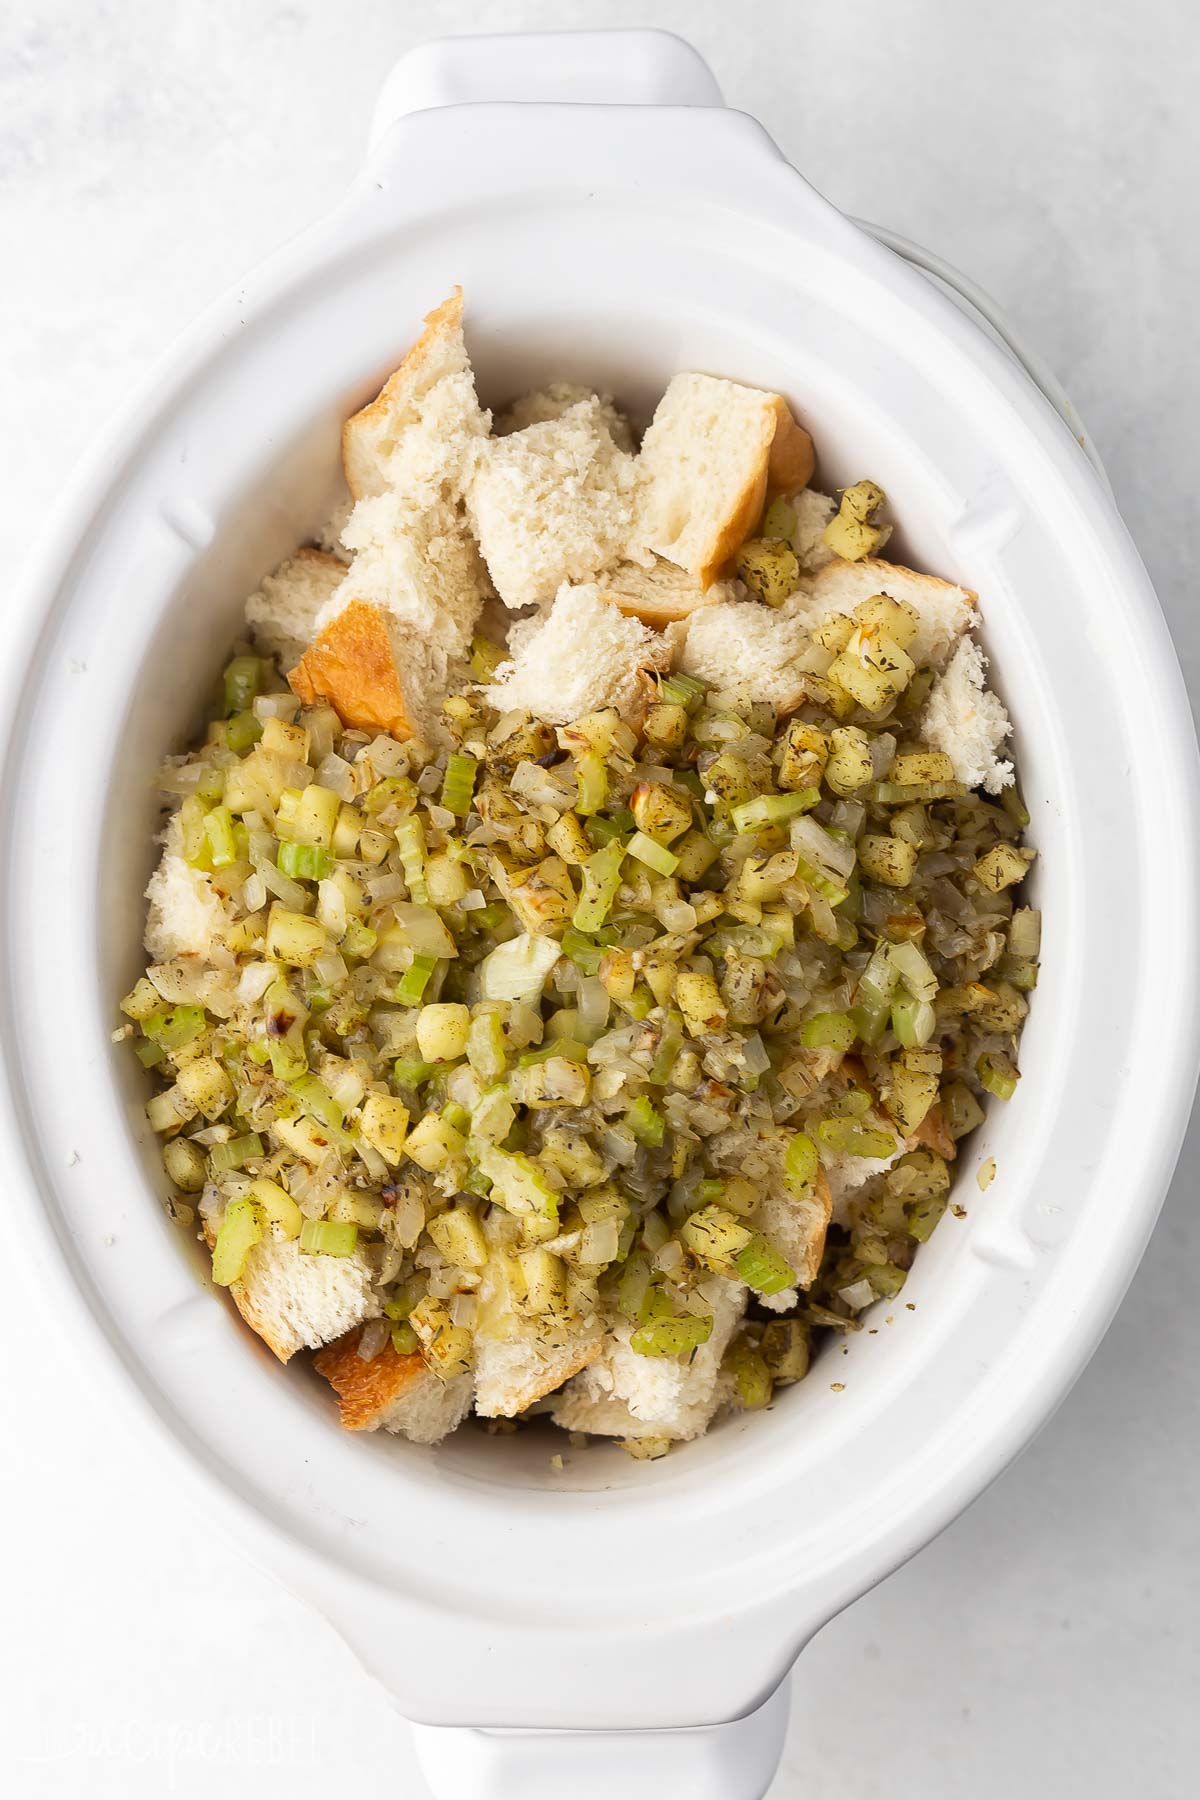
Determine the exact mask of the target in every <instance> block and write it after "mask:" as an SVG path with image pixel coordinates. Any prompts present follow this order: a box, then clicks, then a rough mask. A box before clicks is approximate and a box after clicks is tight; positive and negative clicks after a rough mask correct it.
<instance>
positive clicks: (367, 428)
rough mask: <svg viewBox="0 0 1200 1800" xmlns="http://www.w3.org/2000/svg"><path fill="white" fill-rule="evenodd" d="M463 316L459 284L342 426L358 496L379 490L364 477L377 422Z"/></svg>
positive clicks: (346, 464) (349, 478)
mask: <svg viewBox="0 0 1200 1800" xmlns="http://www.w3.org/2000/svg"><path fill="white" fill-rule="evenodd" d="M462 317H463V293H462V289H461V288H460V287H456V288H454V289H453V290H452V292H451V293H450V295H449V297H448V298H447V299H445V300H443V301H442V303H441V305H440V306H435V307H434V309H433V311H432V312H430V313H426V315H425V329H424V331H423V332H422V333H421V335H420V337H419V338H418V339H417V341H416V343H415V344H414V345H413V346H412V349H411V350H409V352H408V354H407V355H406V356H405V358H404V361H403V362H402V363H401V364H400V366H399V368H398V369H394V370H393V371H392V373H391V374H390V375H389V376H388V378H387V380H386V381H385V382H384V384H383V386H382V388H381V389H380V390H379V393H378V394H377V395H376V397H375V399H374V400H372V401H371V402H370V404H369V405H367V406H364V407H360V409H359V411H358V412H356V413H352V414H351V416H350V417H349V418H348V419H347V420H346V423H345V424H344V425H343V426H342V469H343V471H344V473H345V476H346V486H347V487H348V488H349V489H350V492H351V494H352V495H353V497H354V498H355V499H356V500H361V499H363V498H364V497H365V496H366V495H367V494H371V493H374V492H376V491H377V490H376V489H375V488H373V487H372V486H371V485H370V484H369V483H368V482H367V481H366V480H364V479H363V478H362V469H363V464H364V463H365V462H367V461H368V460H370V453H369V451H368V450H367V449H366V445H367V444H369V442H370V439H371V437H372V436H373V428H374V426H375V425H376V424H377V423H382V422H383V420H384V419H386V417H387V414H388V412H389V410H390V408H391V405H392V402H393V400H394V398H395V396H396V395H397V393H398V392H399V391H400V390H401V389H402V388H403V387H405V386H406V385H407V384H409V383H411V382H412V381H413V379H414V377H415V376H416V375H417V374H418V372H419V371H420V369H421V366H422V364H423V363H425V362H426V361H427V360H428V358H429V357H430V356H431V355H432V353H433V351H434V350H435V349H436V347H437V346H438V345H439V344H440V343H441V342H442V340H443V339H444V338H446V337H449V336H451V335H455V334H457V333H458V332H459V331H460V330H461V329H462ZM360 452H362V454H360Z"/></svg>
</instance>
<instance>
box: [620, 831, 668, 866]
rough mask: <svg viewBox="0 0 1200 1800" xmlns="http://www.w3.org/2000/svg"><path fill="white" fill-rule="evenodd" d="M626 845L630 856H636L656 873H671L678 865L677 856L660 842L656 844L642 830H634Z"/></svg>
mask: <svg viewBox="0 0 1200 1800" xmlns="http://www.w3.org/2000/svg"><path fill="white" fill-rule="evenodd" d="M626 847H627V849H628V851H629V854H630V856H636V857H637V859H638V861H639V862H642V863H645V865H646V867H647V868H648V869H653V870H654V872H655V874H656V875H673V874H674V873H675V870H676V869H677V868H678V866H679V858H678V857H677V856H674V855H672V853H671V851H670V850H668V849H666V848H665V847H664V846H663V845H662V844H656V843H655V841H654V839H653V838H651V837H647V836H646V834H645V832H644V831H635V832H634V834H633V836H632V837H631V838H630V840H629V843H628V845H627V846H626Z"/></svg>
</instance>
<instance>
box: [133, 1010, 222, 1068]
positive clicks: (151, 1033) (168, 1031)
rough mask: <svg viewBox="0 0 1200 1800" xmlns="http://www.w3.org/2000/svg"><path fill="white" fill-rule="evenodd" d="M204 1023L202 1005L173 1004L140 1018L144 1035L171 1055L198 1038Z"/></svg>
mask: <svg viewBox="0 0 1200 1800" xmlns="http://www.w3.org/2000/svg"><path fill="white" fill-rule="evenodd" d="M205 1024H206V1020H205V1014H204V1008H203V1007H202V1006H174V1007H170V1008H166V1007H164V1008H162V1009H161V1010H160V1011H158V1012H155V1013H151V1014H150V1016H149V1017H148V1018H144V1019H143V1020H142V1030H143V1031H144V1032H145V1034H146V1036H147V1037H148V1038H150V1039H151V1040H152V1041H153V1042H154V1043H156V1044H157V1045H158V1047H159V1049H160V1050H165V1051H166V1053H167V1055H168V1056H170V1055H172V1054H173V1053H174V1052H175V1051H176V1050H182V1049H183V1046H184V1045H185V1044H190V1043H191V1042H192V1040H193V1038H198V1037H199V1036H200V1033H201V1032H202V1031H203V1030H204V1028H205Z"/></svg>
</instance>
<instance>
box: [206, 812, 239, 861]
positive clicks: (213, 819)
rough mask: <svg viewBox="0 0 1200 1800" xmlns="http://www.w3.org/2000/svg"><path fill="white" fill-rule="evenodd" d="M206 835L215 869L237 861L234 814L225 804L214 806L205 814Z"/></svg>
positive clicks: (210, 857)
mask: <svg viewBox="0 0 1200 1800" xmlns="http://www.w3.org/2000/svg"><path fill="white" fill-rule="evenodd" d="M204 835H205V837H206V839H207V840H208V853H209V859H210V861H211V863H212V866H213V868H214V869H226V868H228V867H229V864H230V863H233V862H236V861H237V845H236V843H235V841H234V836H233V815H232V814H231V813H230V811H229V809H228V808H227V807H224V806H214V807H213V809H212V811H211V812H210V813H207V814H206V815H205V819H204Z"/></svg>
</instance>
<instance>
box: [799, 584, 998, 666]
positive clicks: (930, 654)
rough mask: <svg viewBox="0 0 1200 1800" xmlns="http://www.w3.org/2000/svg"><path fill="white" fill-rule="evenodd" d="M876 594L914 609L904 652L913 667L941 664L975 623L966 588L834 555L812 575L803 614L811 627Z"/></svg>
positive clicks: (971, 597)
mask: <svg viewBox="0 0 1200 1800" xmlns="http://www.w3.org/2000/svg"><path fill="white" fill-rule="evenodd" d="M876 594H887V595H888V596H889V597H890V598H891V599H893V600H903V601H906V602H907V604H908V605H909V606H911V607H912V608H913V609H914V611H915V612H916V614H917V617H918V619H919V621H920V624H919V628H918V631H917V635H916V637H915V638H914V640H913V642H912V643H911V644H910V645H909V646H908V653H909V655H910V656H911V657H912V659H913V661H914V662H915V663H916V664H917V665H918V667H920V666H922V665H924V664H926V663H928V664H931V665H932V666H933V667H934V668H941V667H943V666H944V664H945V663H946V662H947V661H948V660H949V657H950V653H951V651H952V650H953V649H954V646H955V644H956V643H957V642H958V640H959V638H960V637H961V636H962V634H963V632H964V631H969V630H970V629H971V627H972V626H973V625H977V624H978V623H979V613H978V611H977V609H976V605H975V602H976V599H977V598H978V596H977V595H975V594H973V593H971V591H970V590H969V589H968V588H962V587H958V586H957V585H956V584H955V583H954V582H953V581H942V580H940V579H939V578H938V577H937V576H936V575H919V574H918V573H917V572H916V570H915V569H905V568H902V567H900V566H899V565H898V564H896V563H889V562H881V561H880V559H879V558H878V557H874V556H865V557H863V559H862V561H861V562H846V561H844V560H843V558H842V557H840V556H835V557H834V558H833V559H832V561H830V562H827V563H826V564H825V565H824V567H823V568H821V569H820V570H819V571H818V572H817V574H816V575H815V576H814V578H813V581H812V583H811V585H810V588H809V601H808V603H807V605H806V606H805V608H804V615H805V618H806V620H807V622H808V625H809V627H810V628H811V627H813V626H815V625H818V624H819V623H820V622H821V620H822V619H824V618H828V617H829V615H830V614H831V613H845V614H846V615H847V616H848V615H849V614H851V613H852V612H853V611H854V608H855V607H856V606H859V605H861V603H862V602H863V601H864V600H870V599H872V598H873V596H874V595H876Z"/></svg>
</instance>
